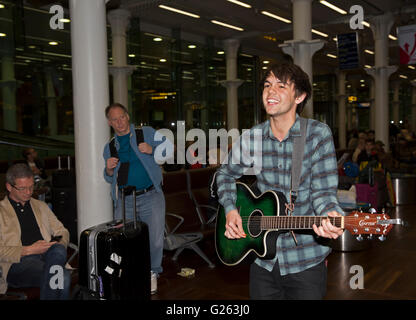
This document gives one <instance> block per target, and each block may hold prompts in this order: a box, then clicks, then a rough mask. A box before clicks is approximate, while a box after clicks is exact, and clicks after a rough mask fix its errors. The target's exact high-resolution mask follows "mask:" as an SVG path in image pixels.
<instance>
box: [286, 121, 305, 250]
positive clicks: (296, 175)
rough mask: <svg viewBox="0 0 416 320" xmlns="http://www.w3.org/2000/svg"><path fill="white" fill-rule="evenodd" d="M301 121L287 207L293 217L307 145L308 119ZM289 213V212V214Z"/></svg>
mask: <svg viewBox="0 0 416 320" xmlns="http://www.w3.org/2000/svg"><path fill="white" fill-rule="evenodd" d="M299 121H300V136H296V137H294V138H293V152H292V173H291V186H290V195H289V204H288V206H286V209H287V210H286V214H288V213H289V212H290V214H289V215H292V213H293V210H294V209H295V201H296V198H297V196H298V189H299V183H300V173H301V171H302V161H303V154H304V149H305V143H306V129H307V126H308V119H306V118H302V117H299ZM288 211H289V212H288ZM290 232H291V234H292V237H293V240H294V241H295V243H296V245H298V241H297V240H296V236H295V233H294V232H293V230H292V231H290Z"/></svg>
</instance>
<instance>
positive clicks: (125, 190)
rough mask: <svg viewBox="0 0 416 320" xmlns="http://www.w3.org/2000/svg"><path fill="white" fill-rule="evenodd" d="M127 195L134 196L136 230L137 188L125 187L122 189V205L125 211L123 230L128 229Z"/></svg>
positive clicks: (135, 225)
mask: <svg viewBox="0 0 416 320" xmlns="http://www.w3.org/2000/svg"><path fill="white" fill-rule="evenodd" d="M126 193H127V194H130V193H132V195H133V226H134V229H136V228H137V215H136V187H135V186H125V187H124V188H122V189H121V203H122V211H123V229H124V230H125V229H126V222H127V219H126Z"/></svg>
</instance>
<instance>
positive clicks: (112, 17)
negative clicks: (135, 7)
mask: <svg viewBox="0 0 416 320" xmlns="http://www.w3.org/2000/svg"><path fill="white" fill-rule="evenodd" d="M130 18H131V14H130V12H129V11H127V10H125V9H115V10H111V11H109V12H108V14H107V19H108V22H109V23H110V25H111V33H112V34H113V35H116V34H121V35H124V34H125V33H126V31H127V29H128V28H129V27H130Z"/></svg>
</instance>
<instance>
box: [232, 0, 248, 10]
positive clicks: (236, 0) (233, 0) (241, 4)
mask: <svg viewBox="0 0 416 320" xmlns="http://www.w3.org/2000/svg"><path fill="white" fill-rule="evenodd" d="M227 1H228V2H232V3H234V4H238V5H239V6H242V7H244V8H251V5H249V4H247V3H244V2H241V1H238V0H227Z"/></svg>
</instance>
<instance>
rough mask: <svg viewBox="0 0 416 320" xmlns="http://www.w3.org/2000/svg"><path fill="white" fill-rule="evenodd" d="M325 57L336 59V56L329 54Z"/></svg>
mask: <svg viewBox="0 0 416 320" xmlns="http://www.w3.org/2000/svg"><path fill="white" fill-rule="evenodd" d="M327 56H328V57H330V58H333V59H336V58H337V56H335V55H333V54H331V53H327Z"/></svg>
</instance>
